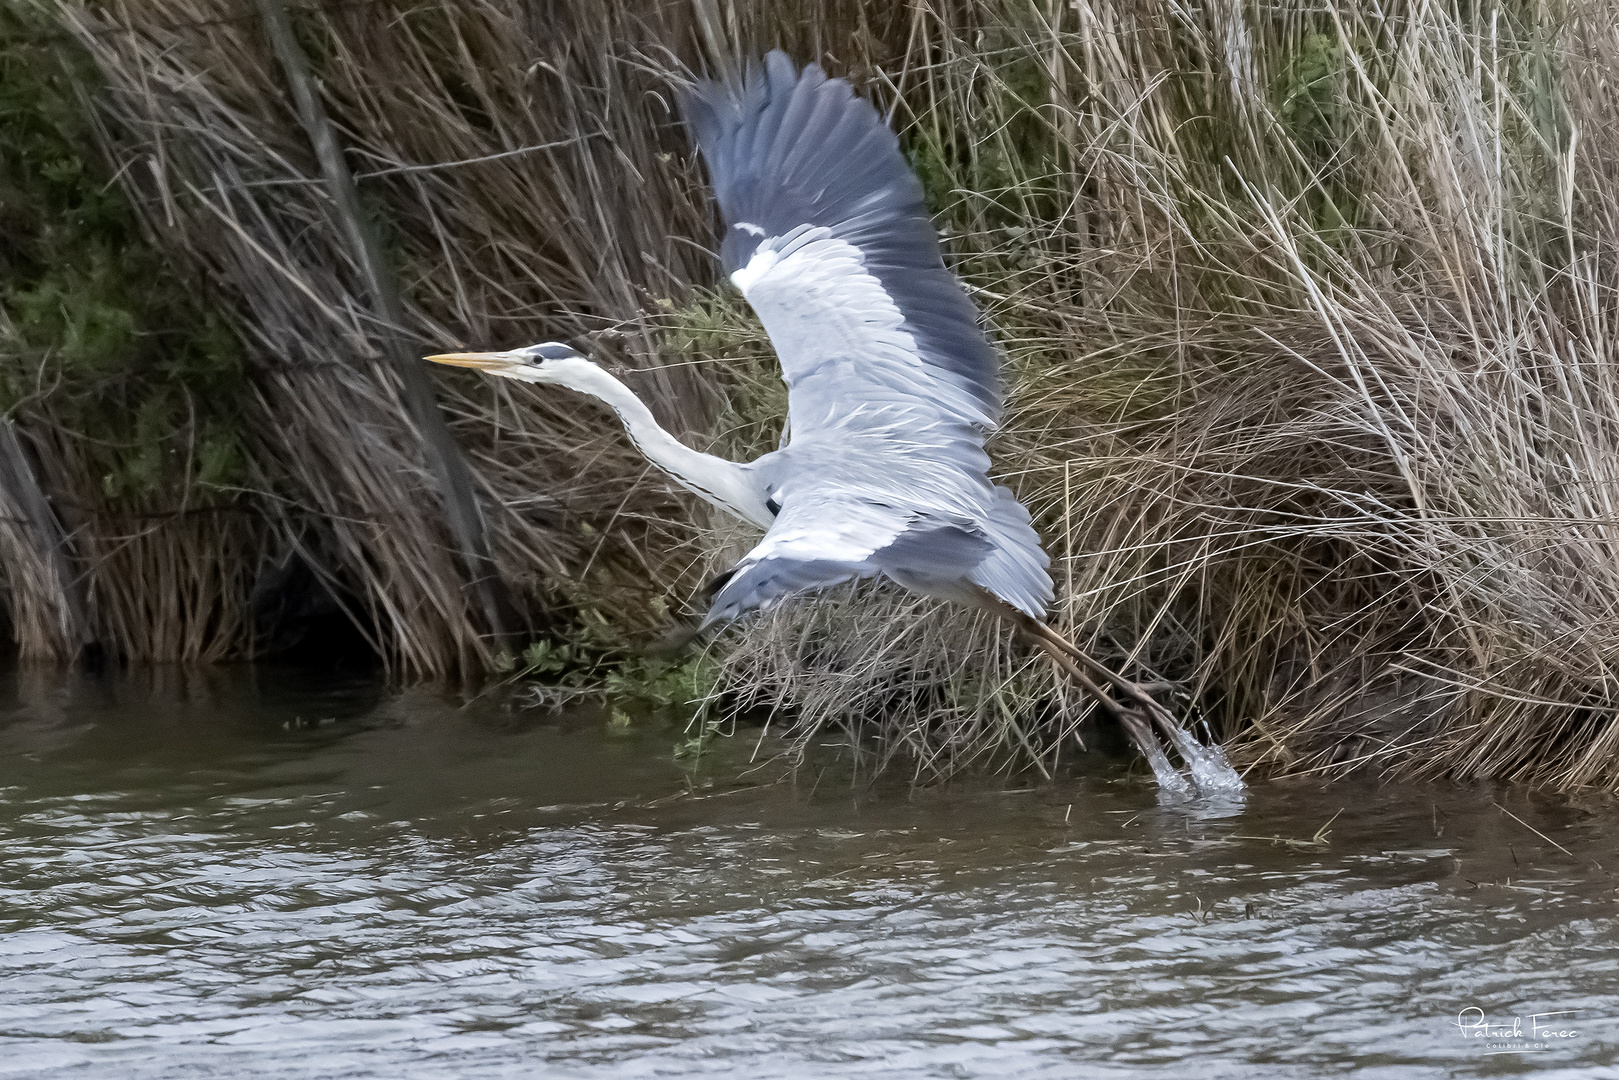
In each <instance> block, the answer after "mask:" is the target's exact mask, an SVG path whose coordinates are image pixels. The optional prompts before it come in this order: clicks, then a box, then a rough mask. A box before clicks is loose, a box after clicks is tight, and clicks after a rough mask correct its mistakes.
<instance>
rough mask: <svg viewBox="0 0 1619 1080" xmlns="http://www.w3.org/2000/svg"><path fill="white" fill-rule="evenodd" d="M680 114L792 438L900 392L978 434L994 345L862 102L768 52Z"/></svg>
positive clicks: (992, 408)
mask: <svg viewBox="0 0 1619 1080" xmlns="http://www.w3.org/2000/svg"><path fill="white" fill-rule="evenodd" d="M684 114H685V117H686V121H687V123H688V124H689V125H690V127H691V130H692V132H693V134H694V136H695V138H696V141H697V146H698V149H699V150H700V151H701V153H702V155H703V159H704V161H706V162H707V164H708V172H709V178H710V179H711V181H712V182H713V185H714V195H715V198H716V199H717V201H718V202H719V207H720V212H721V214H722V216H723V217H724V220H725V224H726V226H727V228H726V233H725V239H724V241H723V243H722V245H721V249H720V251H721V256H722V258H723V259H724V262H725V269H726V272H727V273H729V274H730V275H731V279H732V281H734V282H735V283H736V284H737V286H738V287H739V288H740V289H741V290H742V293H743V295H744V296H746V297H747V300H748V303H749V304H751V305H752V307H753V309H754V310H755V311H756V312H758V314H759V318H760V319H761V321H762V322H763V323H764V326H765V330H766V331H767V332H768V333H769V334H770V340H771V343H772V344H774V345H775V347H776V352H777V354H778V355H779V356H780V358H781V367H782V376H783V378H784V379H785V380H786V382H787V387H788V390H789V394H788V418H789V425H790V430H791V432H792V435H793V438H794V439H795V440H796V439H798V438H800V437H802V436H803V435H804V434H805V433H807V432H810V431H814V430H816V429H819V428H823V427H826V426H827V425H829V424H834V423H837V422H840V421H841V422H847V419H848V417H849V415H850V414H851V413H854V412H856V411H857V410H859V409H861V408H862V407H867V406H871V405H881V404H883V403H896V404H898V403H903V404H905V405H909V406H913V407H914V406H917V405H921V406H923V407H925V408H926V409H927V410H928V411H929V412H930V413H932V414H933V415H934V417H935V418H936V419H937V420H938V421H941V422H943V423H944V424H946V425H948V426H950V427H959V429H960V430H959V432H957V433H953V434H955V435H956V437H959V438H961V439H964V440H968V441H972V442H975V443H977V444H979V445H981V444H982V439H983V434H984V432H985V430H987V429H989V428H991V427H993V426H994V425H995V423H996V421H997V420H998V418H999V413H1000V392H999V385H998V372H997V362H996V356H995V351H994V349H993V348H992V347H991V345H990V343H989V341H988V340H987V339H986V338H985V336H984V333H983V331H982V330H981V329H980V328H979V325H978V315H977V312H976V311H975V310H974V308H973V304H972V301H971V300H969V299H968V297H967V294H966V293H965V292H964V291H963V289H962V287H961V283H960V282H959V281H958V280H957V279H956V277H955V275H953V274H952V273H951V272H950V271H949V270H948V269H946V268H945V265H944V260H943V258H942V257H941V255H940V252H939V241H938V237H937V236H936V235H935V233H934V231H933V226H932V224H931V223H930V222H929V220H928V214H927V208H926V206H925V205H924V203H923V198H922V185H921V184H920V183H919V182H918V181H917V179H916V176H915V175H914V174H913V173H912V171H911V169H910V166H909V165H908V164H907V163H906V161H905V158H904V156H903V155H902V154H901V153H900V150H899V142H898V140H897V139H896V138H895V136H894V133H893V132H892V131H890V130H889V128H888V126H887V125H886V124H885V123H884V122H883V120H882V118H881V117H880V116H878V115H877V111H876V110H875V109H873V108H872V106H871V105H870V103H868V102H866V101H865V100H863V99H861V98H859V97H856V96H855V94H854V92H853V90H852V89H851V88H850V86H849V84H848V83H846V82H843V81H841V80H836V79H828V78H827V77H826V75H825V74H824V73H823V72H822V71H821V69H820V68H819V67H816V66H814V65H810V66H809V67H807V68H805V69H804V70H803V72H802V73H800V72H798V71H797V70H795V69H794V67H793V64H792V61H790V60H789V59H788V58H787V57H786V55H785V54H783V53H781V52H772V53H771V54H770V55H769V56H768V57H766V58H765V64H764V68H763V69H762V70H761V69H758V68H754V69H752V70H751V71H750V72H749V73H748V75H747V76H746V78H745V79H744V80H743V83H742V85H740V86H735V85H729V84H723V83H701V84H699V85H698V86H697V87H696V89H695V90H693V91H692V92H691V93H690V94H689V96H688V97H687V98H686V101H685V108H684Z"/></svg>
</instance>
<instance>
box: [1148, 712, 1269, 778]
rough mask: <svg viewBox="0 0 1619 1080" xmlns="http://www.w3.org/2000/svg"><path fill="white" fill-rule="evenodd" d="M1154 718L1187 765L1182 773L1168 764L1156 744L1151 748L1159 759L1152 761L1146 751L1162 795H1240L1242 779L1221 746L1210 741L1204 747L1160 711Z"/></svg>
mask: <svg viewBox="0 0 1619 1080" xmlns="http://www.w3.org/2000/svg"><path fill="white" fill-rule="evenodd" d="M1157 719H1158V727H1159V728H1160V730H1162V731H1163V733H1164V737H1165V738H1167V739H1168V740H1169V743H1170V745H1171V746H1173V747H1174V748H1175V752H1176V753H1178V754H1180V756H1181V760H1182V761H1183V762H1185V764H1186V772H1185V774H1184V775H1183V774H1182V773H1180V772H1179V771H1177V770H1175V769H1174V768H1172V767H1171V766H1170V764H1169V761H1168V760H1167V759H1166V758H1165V757H1164V754H1163V752H1162V751H1160V750H1158V748H1157V746H1156V745H1154V746H1153V748H1152V749H1153V750H1154V751H1157V753H1156V756H1157V757H1158V758H1159V761H1153V757H1154V754H1153V753H1151V752H1149V753H1148V754H1147V760H1148V762H1149V763H1150V764H1151V765H1152V771H1153V775H1154V776H1156V777H1157V778H1158V786H1159V788H1160V789H1161V790H1162V791H1163V793H1164V794H1165V795H1167V796H1169V797H1170V798H1173V799H1184V798H1189V797H1193V796H1197V797H1210V796H1213V797H1218V798H1226V799H1230V798H1239V799H1240V798H1241V797H1242V795H1243V793H1244V792H1245V791H1246V790H1247V785H1246V784H1244V783H1243V782H1242V777H1241V776H1240V775H1238V773H1237V770H1236V769H1233V768H1232V767H1231V762H1229V761H1228V760H1226V756H1225V751H1224V750H1222V749H1220V745H1219V744H1218V743H1216V742H1213V741H1211V742H1210V743H1209V745H1207V746H1204V745H1203V744H1202V743H1200V742H1198V741H1197V740H1196V739H1194V738H1193V737H1192V734H1191V732H1189V731H1187V730H1186V729H1185V728H1184V727H1182V726H1181V725H1180V723H1179V722H1178V721H1177V720H1175V718H1174V717H1173V716H1170V715H1169V714H1168V713H1160V714H1159V716H1158V718H1157ZM1166 772H1168V773H1169V774H1171V776H1172V780H1171V781H1170V782H1166V778H1165V773H1166Z"/></svg>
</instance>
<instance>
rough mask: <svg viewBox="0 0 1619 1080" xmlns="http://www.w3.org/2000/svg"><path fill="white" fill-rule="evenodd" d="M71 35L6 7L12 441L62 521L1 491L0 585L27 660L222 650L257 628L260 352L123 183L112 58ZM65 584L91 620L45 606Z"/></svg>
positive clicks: (1, 369)
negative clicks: (248, 348)
mask: <svg viewBox="0 0 1619 1080" xmlns="http://www.w3.org/2000/svg"><path fill="white" fill-rule="evenodd" d="M52 33H55V34H56V37H57V38H58V39H60V36H61V35H60V34H59V33H57V27H56V25H55V23H54V21H53V20H52V19H51V18H49V17H48V12H47V11H46V9H44V8H41V7H38V6H32V7H31V6H28V5H13V6H9V7H7V8H5V9H3V10H0V425H4V427H5V431H4V432H0V436H3V437H4V438H5V439H6V440H7V443H8V446H7V449H8V451H9V453H10V454H12V455H16V456H18V457H20V458H21V463H20V465H19V467H20V468H22V469H23V470H24V472H25V474H26V480H28V481H31V482H32V483H34V484H37V485H39V486H40V487H42V488H43V489H44V490H45V491H47V492H49V510H48V511H46V514H47V515H48V516H52V517H54V518H55V519H57V520H55V521H54V523H53V525H54V528H52V529H50V530H49V531H50V532H51V534H52V535H50V536H42V535H39V533H40V530H41V524H42V523H41V522H39V521H34V520H30V518H29V516H28V515H27V514H26V513H25V512H24V510H23V509H22V504H21V503H19V502H18V499H19V498H21V497H22V494H23V493H19V492H14V491H9V490H8V491H3V492H0V518H3V520H0V592H3V593H5V594H6V595H7V596H8V597H9V605H10V607H11V608H12V609H13V613H14V616H15V617H14V619H13V620H12V621H13V633H14V634H15V636H16V638H17V641H18V645H19V647H20V650H21V652H22V654H23V655H24V656H27V657H31V658H41V659H68V658H71V657H72V656H73V655H74V654H75V653H76V652H77V651H78V650H79V648H80V646H81V644H82V643H85V642H94V643H96V644H98V645H100V647H101V648H102V649H103V650H105V651H108V652H111V653H112V654H114V655H116V656H122V657H126V658H130V659H135V660H208V659H218V658H221V657H223V656H225V655H228V654H230V653H231V652H233V651H237V650H238V649H239V648H240V647H241V645H242V644H243V641H244V637H245V634H246V631H247V629H248V627H247V617H246V607H247V605H246V602H245V600H246V593H247V589H246V587H245V582H246V580H247V579H248V578H249V577H250V575H251V570H252V564H251V558H250V551H251V544H250V543H249V542H248V533H249V529H250V525H249V522H248V520H247V517H248V515H249V514H250V511H251V506H250V505H248V504H247V503H246V502H245V501H244V500H243V499H241V498H240V497H239V495H238V494H237V493H238V492H239V490H240V487H241V485H242V482H243V480H244V477H245V474H244V465H245V459H244V457H243V454H242V448H241V445H240V443H239V435H238V429H239V419H240V414H239V409H240V401H241V397H242V380H241V369H242V357H241V349H240V347H239V345H238V343H237V339H236V336H235V334H234V333H233V331H232V329H231V327H230V326H229V325H228V321H227V317H226V315H225V313H224V311H223V310H222V309H221V307H219V306H218V305H215V304H214V303H212V302H211V298H210V296H209V295H208V292H207V290H206V289H203V290H201V291H196V290H194V289H193V288H192V283H187V282H183V281H181V280H179V279H177V278H176V276H175V274H174V273H173V267H172V264H171V261H170V259H169V258H168V257H167V256H166V254H165V253H164V252H163V251H162V250H161V249H160V248H159V247H158V246H156V245H153V244H152V243H150V242H149V240H148V237H147V236H146V235H145V234H144V232H143V229H142V226H141V222H140V219H139V217H138V216H137V214H136V213H135V211H134V208H133V207H132V206H131V205H130V203H129V201H128V199H127V198H126V197H125V195H124V193H123V192H122V191H120V190H118V188H117V186H116V185H115V184H113V183H112V180H113V173H112V170H111V169H109V168H108V167H107V165H106V162H105V161H104V160H103V159H102V158H101V156H100V154H99V151H98V149H97V137H96V131H95V118H94V116H93V115H91V114H89V113H87V111H86V109H85V107H84V104H85V103H84V100H83V94H84V93H85V92H86V90H87V88H88V87H93V85H94V83H95V76H94V73H93V69H91V68H90V67H89V64H88V58H87V57H85V56H84V54H83V53H82V52H80V51H78V50H76V49H73V48H71V43H64V42H61V41H60V40H57V41H56V42H55V43H54V44H49V45H42V44H39V41H40V39H41V38H42V37H48V35H50V34H52ZM8 476H9V471H8ZM40 505H41V506H44V505H45V503H44V501H43V500H41V502H40ZM63 547H65V548H67V549H68V550H66V551H65V552H64V551H55V552H53V551H52V549H53V548H63ZM41 551H45V552H47V553H50V556H51V557H53V558H57V557H59V558H60V560H61V561H62V570H61V573H60V574H59V575H53V576H52V577H49V578H42V577H40V575H39V574H38V573H37V570H38V567H37V565H36V564H37V561H38V555H39V553H40V552H41ZM61 581H66V582H68V583H69V584H70V587H71V588H73V590H74V591H75V592H79V593H82V595H81V596H79V597H78V603H77V605H76V607H77V609H78V610H76V612H75V614H74V617H73V619H72V620H69V621H77V622H80V623H83V624H84V625H79V626H68V625H65V624H64V623H63V622H62V621H61V620H57V619H52V618H49V617H47V616H46V615H45V612H47V611H48V610H50V609H51V608H52V607H54V606H55V605H54V601H53V598H52V597H50V596H47V595H43V593H44V592H45V591H47V590H49V589H51V588H53V587H54V586H55V585H57V584H59V583H60V582H61Z"/></svg>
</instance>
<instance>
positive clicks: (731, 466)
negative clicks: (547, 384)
mask: <svg viewBox="0 0 1619 1080" xmlns="http://www.w3.org/2000/svg"><path fill="white" fill-rule="evenodd" d="M581 376H582V377H580V378H576V379H570V380H569V381H568V383H567V384H566V385H568V386H569V387H571V388H572V389H574V390H578V391H580V392H581V393H585V394H589V395H591V396H592V397H595V398H597V399H599V400H601V401H602V402H604V403H605V404H606V405H608V406H609V407H610V408H611V409H612V410H613V411H614V412H616V413H617V414H618V418H619V419H620V420H621V421H623V423H624V430H625V431H626V432H627V433H628V434H629V436H630V441H631V442H633V443H634V444H635V448H636V449H637V450H639V451H641V453H642V454H644V455H645V456H646V459H647V460H648V461H650V462H652V464H654V465H656V466H657V467H658V468H660V469H662V470H663V471H664V472H666V473H668V474H669V475H670V476H672V477H674V478H675V480H676V481H678V482H679V483H680V486H681V487H684V488H686V489H687V490H688V491H691V492H692V493H693V494H695V495H698V496H700V497H702V498H703V499H705V500H706V501H708V502H710V503H712V504H713V505H715V506H717V507H719V508H720V509H721V510H724V511H726V512H727V513H729V514H733V515H735V516H737V517H739V518H742V519H743V520H744V521H751V522H752V523H753V524H755V525H758V526H759V527H760V528H762V529H768V528H769V527H770V523H771V521H772V519H773V518H774V515H773V514H772V513H771V512H770V510H769V509H768V508H767V507H766V505H765V499H766V496H765V495H764V494H763V493H761V492H760V491H759V490H758V485H757V484H756V483H755V482H754V479H753V476H752V473H751V470H749V469H748V467H747V466H745V465H739V464H737V463H736V462H734V461H727V460H726V459H724V458H722V457H715V456H714V455H713V454H705V453H703V452H702V451H700V450H693V449H692V448H691V447H689V446H687V445H686V444H685V443H683V442H681V441H680V440H679V439H677V438H675V437H674V436H673V435H671V434H669V433H668V432H667V431H665V430H664V429H663V427H662V426H661V425H659V423H658V422H657V420H656V419H654V418H653V416H652V410H651V409H648V408H647V407H646V405H645V404H644V403H643V402H642V401H641V399H640V398H638V397H636V396H635V393H634V391H632V390H631V389H630V388H629V387H627V386H625V385H624V384H623V383H622V382H619V381H618V379H616V378H614V377H613V376H612V375H609V374H608V373H607V372H605V371H603V370H602V369H601V368H599V367H596V366H595V365H594V364H592V365H591V366H590V368H589V370H588V371H586V372H581Z"/></svg>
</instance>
